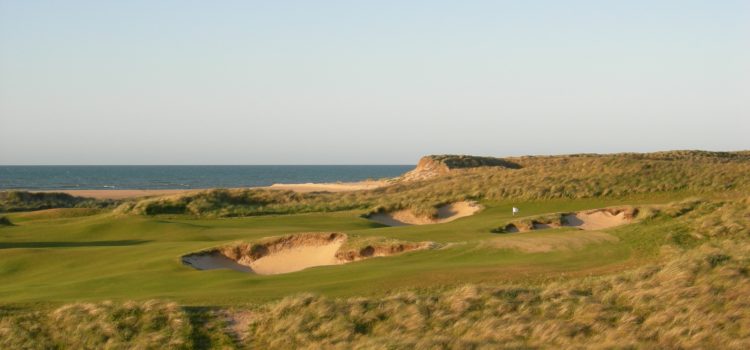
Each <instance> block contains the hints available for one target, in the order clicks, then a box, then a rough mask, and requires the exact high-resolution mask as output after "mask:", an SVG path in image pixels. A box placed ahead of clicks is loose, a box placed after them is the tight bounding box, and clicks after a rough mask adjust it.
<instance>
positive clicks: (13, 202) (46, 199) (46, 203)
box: [0, 191, 115, 212]
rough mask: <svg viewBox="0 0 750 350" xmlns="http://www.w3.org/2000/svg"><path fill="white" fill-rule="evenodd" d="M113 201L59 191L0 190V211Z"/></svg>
mask: <svg viewBox="0 0 750 350" xmlns="http://www.w3.org/2000/svg"><path fill="white" fill-rule="evenodd" d="M114 203H115V201H112V200H101V199H93V198H86V197H77V196H72V195H69V194H67V193H60V192H28V191H5V192H0V212H16V211H31V210H40V209H51V208H106V207H109V206H112V205H114Z"/></svg>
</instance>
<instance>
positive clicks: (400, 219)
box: [369, 201, 482, 226]
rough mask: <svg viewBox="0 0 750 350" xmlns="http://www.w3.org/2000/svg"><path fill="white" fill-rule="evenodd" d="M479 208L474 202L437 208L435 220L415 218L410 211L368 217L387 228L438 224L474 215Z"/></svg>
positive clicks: (457, 203)
mask: <svg viewBox="0 0 750 350" xmlns="http://www.w3.org/2000/svg"><path fill="white" fill-rule="evenodd" d="M481 208H482V207H481V206H480V205H479V204H477V203H476V202H470V201H463V202H456V203H451V204H448V205H444V206H442V207H440V208H438V215H437V217H435V218H429V217H421V216H416V215H414V213H412V212H411V211H410V210H399V211H396V212H392V213H376V214H373V215H370V217H369V219H370V220H372V221H375V222H377V223H380V224H383V225H388V226H406V225H428V224H440V223H444V222H450V221H453V220H456V219H459V218H462V217H466V216H471V215H474V214H475V213H476V212H478V211H479V210H480V209H481Z"/></svg>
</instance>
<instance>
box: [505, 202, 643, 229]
mask: <svg viewBox="0 0 750 350" xmlns="http://www.w3.org/2000/svg"><path fill="white" fill-rule="evenodd" d="M637 214H638V210H637V209H633V208H604V209H594V210H587V211H582V212H577V213H565V214H559V215H557V216H554V217H551V216H546V217H543V218H537V219H527V220H520V221H516V222H512V223H510V224H508V225H506V226H505V227H503V228H502V229H499V230H497V231H495V232H499V233H514V232H527V231H536V230H544V229H550V228H558V227H577V228H579V229H582V230H603V229H606V228H610V227H615V226H620V225H624V224H629V223H631V222H632V221H633V220H634V219H635V216H636V215H637Z"/></svg>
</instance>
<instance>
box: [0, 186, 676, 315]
mask: <svg viewBox="0 0 750 350" xmlns="http://www.w3.org/2000/svg"><path fill="white" fill-rule="evenodd" d="M673 197H674V196H673ZM672 199H674V198H672ZM664 200H665V199H664V198H659V197H654V198H643V197H642V198H639V199H625V200H623V199H621V200H603V199H596V200H591V199H589V200H567V201H562V200H558V201H554V200H552V201H542V202H525V203H513V204H510V203H493V202H487V203H482V205H483V206H484V209H483V210H482V211H480V212H479V213H478V214H475V215H473V216H469V217H465V218H461V219H458V220H456V221H453V222H449V223H442V224H432V225H421V226H401V227H387V226H384V225H380V224H377V223H374V222H372V221H369V220H367V219H365V218H362V217H361V216H362V214H363V212H359V211H344V212H336V213H314V214H295V215H281V216H263V217H246V218H223V219H198V218H192V217H187V216H167V215H162V216H155V217H143V216H123V215H117V214H113V213H109V212H104V213H98V212H97V211H91V210H88V211H82V210H78V209H50V210H41V211H36V212H27V213H17V214H9V215H7V216H8V217H9V218H10V220H11V221H12V222H14V223H15V226H8V227H2V228H0V252H2V256H3V258H2V259H1V260H0V279H2V281H3V283H2V284H1V285H0V301H1V302H3V303H14V304H15V303H18V304H34V303H48V304H56V303H65V302H70V301H80V300H85V301H100V300H124V299H153V298H157V299H162V298H163V299H170V300H174V301H177V302H179V303H181V304H185V305H200V306H215V305H232V304H237V303H256V302H263V301H268V300H274V299H280V298H283V297H285V296H289V295H295V294H299V293H303V292H312V293H318V294H322V295H327V296H355V295H382V294H386V293H389V292H393V291H398V290H403V289H413V288H419V289H424V288H427V289H429V288H446V287H451V286H460V285H462V284H466V283H480V284H481V283H490V282H508V283H521V282H523V283H534V282H541V281H548V280H556V279H565V278H568V277H571V276H587V275H598V274H603V273H610V272H614V271H618V270H621V269H623V268H626V267H629V266H632V265H634V264H638V263H639V262H640V261H641V260H643V259H649V258H650V256H651V255H652V254H653V252H654V251H653V250H650V249H648V248H649V247H640V248H636V247H637V245H639V244H641V245H642V244H644V243H643V240H642V239H641V237H642V236H644V235H648V233H649V232H650V231H649V230H650V229H655V228H658V227H659V226H663V225H665V224H668V223H665V222H660V221H648V222H638V221H636V222H634V223H632V224H629V225H625V226H620V227H617V228H612V229H607V230H602V231H583V230H577V229H572V228H560V229H550V230H544V231H538V232H524V233H513V234H495V233H492V232H491V231H492V229H493V228H495V227H498V226H501V225H504V224H505V223H508V222H510V221H511V220H516V219H519V218H523V217H524V216H530V217H531V216H534V215H540V214H544V213H553V212H571V211H576V210H584V209H595V208H601V207H605V206H611V205H621V204H636V203H649V202H652V203H658V202H663V201H664ZM513 205H515V206H518V207H520V208H522V210H523V214H524V215H523V216H520V217H512V216H511V211H510V208H511V206H513ZM632 231H637V232H639V234H637V235H633V234H630V232H632ZM305 232H340V233H345V234H347V235H350V236H352V237H385V238H393V239H399V240H403V241H409V242H420V241H432V242H436V243H437V244H438V245H437V247H436V248H435V249H431V250H426V251H415V252H407V253H404V254H400V255H396V256H389V257H378V258H372V259H368V260H363V261H356V262H352V263H349V264H346V265H334V266H321V267H313V268H309V269H305V270H302V271H297V272H292V273H285V274H280V275H269V276H262V275H256V274H252V273H242V272H237V271H233V270H205V271H201V270H195V269H193V268H191V267H189V266H185V265H183V264H182V263H181V260H180V257H181V256H183V255H185V254H188V253H191V252H195V251H200V250H204V249H207V248H212V247H217V246H221V245H226V244H232V243H236V242H251V241H253V240H258V239H262V238H266V237H272V236H280V235H288V234H294V233H305ZM655 245H656V243H655Z"/></svg>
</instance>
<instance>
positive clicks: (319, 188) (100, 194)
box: [0, 180, 391, 199]
mask: <svg viewBox="0 0 750 350" xmlns="http://www.w3.org/2000/svg"><path fill="white" fill-rule="evenodd" d="M390 183H391V182H390V181H387V180H377V181H371V180H365V181H357V182H333V183H312V182H310V183H301V184H273V185H271V186H260V187H236V188H230V189H232V190H234V189H269V190H279V191H294V192H299V193H310V192H349V191H360V190H372V189H376V188H380V187H383V186H387V185H388V184H390ZM213 189H216V188H186V189H121V190H120V189H106V190H25V189H18V190H16V189H13V190H0V192H5V191H28V192H32V193H67V194H69V195H71V196H76V197H86V198H94V199H129V198H138V197H156V196H168V195H178V194H187V193H194V192H201V191H209V190H213Z"/></svg>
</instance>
